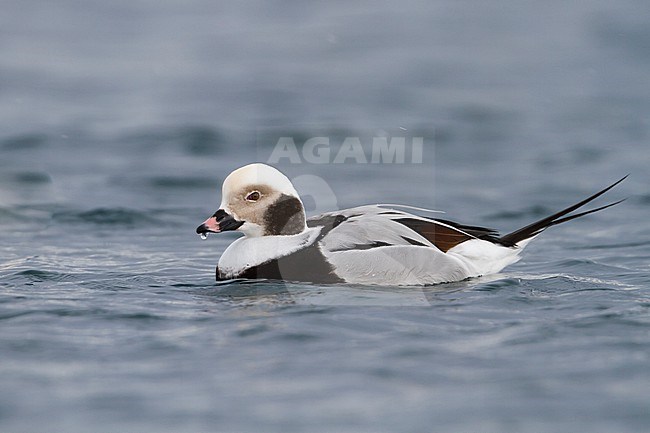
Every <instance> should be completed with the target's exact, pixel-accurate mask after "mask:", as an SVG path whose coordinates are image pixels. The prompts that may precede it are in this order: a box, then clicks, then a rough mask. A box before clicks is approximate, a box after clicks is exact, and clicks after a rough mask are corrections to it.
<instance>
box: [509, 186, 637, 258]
mask: <svg viewBox="0 0 650 433" xmlns="http://www.w3.org/2000/svg"><path fill="white" fill-rule="evenodd" d="M627 176H629V175H627ZM627 176H624V177H623V178H622V179H620V180H618V181H617V182H614V183H613V184H611V185H610V186H608V187H607V188H605V189H603V190H601V191H598V192H597V193H596V194H594V195H592V196H590V197H587V198H586V199H584V200H582V201H581V202H579V203H576V204H574V205H573V206H569V207H568V208H566V209H562V210H561V211H559V212H557V213H554V214H553V215H551V216H548V217H546V218H543V219H541V220H539V221H535V222H534V223H532V224H529V225H527V226H526V227H522V228H520V229H519V230H515V231H514V232H512V233H508V234H507V235H504V236H501V237H500V238H499V240H498V242H499V243H500V244H502V245H506V246H511V247H513V246H516V245H517V244H518V243H519V242H521V241H523V240H525V239H529V238H532V237H533V236H536V235H538V234H540V233H541V232H543V231H544V230H545V229H547V228H549V227H551V226H554V225H558V224H562V223H564V222H567V221H571V220H572V219H575V218H579V217H582V216H585V215H589V214H591V213H594V212H598V211H601V210H603V209H607V208H608V207H612V206H614V205H617V204H619V203H620V202H622V201H624V200H625V199H623V200H619V201H617V202H614V203H610V204H607V205H605V206H601V207H598V208H596V209H591V210H588V211H584V212H580V213H577V214H574V215H569V216H565V215H568V214H570V213H571V212H573V211H574V210H576V209H578V208H581V207H582V206H584V205H586V204H587V203H589V202H591V201H593V200H595V199H596V198H598V197H600V196H601V195H603V194H605V193H606V192H607V191H609V190H610V189H612V188H614V187H615V186H616V185H618V184H619V183H621V182H623V181H624V180H625V179H627ZM562 217H564V218H562Z"/></svg>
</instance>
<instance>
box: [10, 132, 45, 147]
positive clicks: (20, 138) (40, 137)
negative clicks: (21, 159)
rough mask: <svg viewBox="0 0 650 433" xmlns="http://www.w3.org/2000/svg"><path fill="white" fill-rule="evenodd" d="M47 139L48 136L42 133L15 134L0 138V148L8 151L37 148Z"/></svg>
mask: <svg viewBox="0 0 650 433" xmlns="http://www.w3.org/2000/svg"><path fill="white" fill-rule="evenodd" d="M47 140H48V137H47V135H44V134H25V135H17V136H14V137H9V138H5V139H4V140H2V141H1V142H0V148H1V149H2V150H9V151H16V150H29V149H37V148H40V147H43V145H45V143H46V142H47Z"/></svg>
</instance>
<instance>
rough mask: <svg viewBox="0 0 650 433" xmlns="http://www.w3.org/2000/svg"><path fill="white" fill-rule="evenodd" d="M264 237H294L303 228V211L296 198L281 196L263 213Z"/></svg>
mask: <svg viewBox="0 0 650 433" xmlns="http://www.w3.org/2000/svg"><path fill="white" fill-rule="evenodd" d="M264 227H265V230H266V232H265V234H266V235H295V234H298V233H300V232H301V231H302V230H303V229H304V228H305V210H304V208H303V207H302V203H301V202H300V200H298V198H296V197H292V196H290V195H286V194H282V195H281V196H280V197H279V198H278V199H277V200H276V201H275V202H274V203H273V204H271V205H270V206H269V207H268V208H267V209H266V211H265V212H264Z"/></svg>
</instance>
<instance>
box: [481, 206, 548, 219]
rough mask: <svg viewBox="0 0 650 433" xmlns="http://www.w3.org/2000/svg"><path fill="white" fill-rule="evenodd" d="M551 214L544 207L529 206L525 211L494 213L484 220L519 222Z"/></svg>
mask: <svg viewBox="0 0 650 433" xmlns="http://www.w3.org/2000/svg"><path fill="white" fill-rule="evenodd" d="M551 213H552V211H551V210H549V209H547V208H546V207H544V206H531V207H529V208H527V209H523V210H520V211H503V212H496V213H492V214H489V215H487V216H486V217H485V218H486V219H490V220H491V219H496V220H520V219H524V218H531V219H534V218H539V217H542V216H547V215H550V214H551Z"/></svg>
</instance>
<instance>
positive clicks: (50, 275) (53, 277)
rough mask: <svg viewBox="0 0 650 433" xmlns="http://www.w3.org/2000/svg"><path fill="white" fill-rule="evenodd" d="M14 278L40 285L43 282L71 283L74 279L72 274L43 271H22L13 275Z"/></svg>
mask: <svg viewBox="0 0 650 433" xmlns="http://www.w3.org/2000/svg"><path fill="white" fill-rule="evenodd" d="M13 276H14V277H15V278H22V279H26V280H28V281H29V282H32V283H41V282H44V281H57V282H60V281H71V280H74V279H75V276H74V275H72V274H66V273H63V272H54V271H45V270H42V269H25V270H24V271H20V272H16V273H15V274H13Z"/></svg>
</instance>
